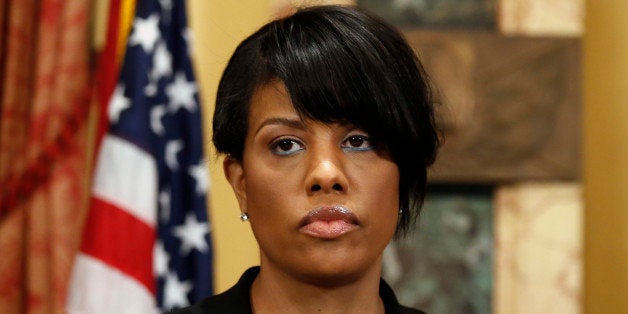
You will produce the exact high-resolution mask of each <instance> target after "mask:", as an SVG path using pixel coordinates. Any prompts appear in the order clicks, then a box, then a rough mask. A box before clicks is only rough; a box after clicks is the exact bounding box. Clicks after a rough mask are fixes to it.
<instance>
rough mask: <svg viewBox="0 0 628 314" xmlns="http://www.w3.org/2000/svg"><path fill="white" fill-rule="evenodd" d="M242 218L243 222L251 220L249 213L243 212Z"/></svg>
mask: <svg viewBox="0 0 628 314" xmlns="http://www.w3.org/2000/svg"><path fill="white" fill-rule="evenodd" d="M240 220H242V221H243V222H244V221H247V220H249V215H247V214H246V213H241V214H240Z"/></svg>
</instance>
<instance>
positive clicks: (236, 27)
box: [188, 0, 270, 292]
mask: <svg viewBox="0 0 628 314" xmlns="http://www.w3.org/2000/svg"><path fill="white" fill-rule="evenodd" d="M188 11H189V16H190V26H191V27H192V29H193V34H194V41H193V43H194V47H193V50H194V52H193V53H194V61H195V66H196V77H197V79H198V81H199V84H200V94H201V100H202V103H203V119H204V122H205V125H204V126H203V127H204V130H205V139H206V147H205V151H206V155H207V156H208V165H209V169H210V176H211V182H212V184H211V188H210V220H211V228H212V237H213V241H214V274H215V276H214V284H215V289H216V292H221V291H224V290H226V289H227V288H229V287H230V286H232V285H233V284H234V283H235V282H236V281H237V279H238V278H239V276H240V275H241V274H242V272H243V271H244V270H245V269H246V268H248V267H249V266H252V265H257V264H259V252H258V248H257V244H256V243H255V239H254V238H253V236H252V233H251V231H250V228H249V225H248V224H247V223H242V222H241V221H240V219H239V214H240V212H239V209H238V205H237V203H236V200H235V197H234V196H233V192H232V190H231V187H230V186H229V184H228V183H227V181H226V180H225V178H224V175H223V172H222V158H218V157H217V156H216V154H215V151H214V150H213V147H212V146H211V142H210V139H211V134H210V121H211V117H212V115H213V107H214V100H215V96H216V88H217V86H218V80H219V79H220V75H221V74H222V71H223V69H224V67H225V66H226V64H227V61H228V59H229V57H230V56H231V53H232V52H233V50H234V49H235V47H236V46H237V44H238V43H240V42H241V41H242V40H243V39H244V38H245V37H246V36H247V35H249V34H251V33H252V32H253V31H254V30H255V29H257V28H259V27H260V26H261V25H262V24H264V23H265V22H267V21H268V18H269V15H270V11H269V4H268V1H260V0H238V1H214V0H212V1H207V0H191V1H189V7H188Z"/></svg>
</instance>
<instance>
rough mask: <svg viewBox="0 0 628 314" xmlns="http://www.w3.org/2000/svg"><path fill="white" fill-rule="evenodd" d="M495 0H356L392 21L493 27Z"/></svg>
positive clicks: (481, 27)
mask: <svg viewBox="0 0 628 314" xmlns="http://www.w3.org/2000/svg"><path fill="white" fill-rule="evenodd" d="M495 1H496V0H394V1H389V0H358V1H357V3H358V5H359V6H360V7H363V8H366V9H368V10H370V11H373V12H375V13H377V14H378V15H380V16H381V17H383V18H385V19H387V20H388V21H390V22H391V23H393V24H396V25H400V26H406V27H423V28H467V29H468V28H474V29H494V28H495V25H496V22H495V20H496V18H495V17H496V13H495V12H496V10H495V5H496V4H495Z"/></svg>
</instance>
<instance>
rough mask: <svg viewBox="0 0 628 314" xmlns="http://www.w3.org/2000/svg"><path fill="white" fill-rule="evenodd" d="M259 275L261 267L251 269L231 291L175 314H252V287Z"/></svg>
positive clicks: (206, 299) (177, 311) (174, 312)
mask: <svg viewBox="0 0 628 314" xmlns="http://www.w3.org/2000/svg"><path fill="white" fill-rule="evenodd" d="M257 274H259V267H253V268H249V269H248V270H247V271H246V272H244V274H242V276H241V277H240V280H238V282H237V283H236V284H235V285H234V286H233V287H231V288H230V289H229V290H227V291H225V292H223V293H221V294H218V295H215V296H211V297H207V298H205V299H203V300H202V301H200V302H198V303H196V304H194V305H192V306H190V307H186V308H183V309H179V310H174V311H172V312H168V313H173V314H201V313H217V314H220V313H229V314H231V313H234V314H240V313H241V314H245V313H247V314H248V313H252V310H251V301H250V298H249V295H250V290H251V285H252V284H253V281H254V280H255V278H256V277H257Z"/></svg>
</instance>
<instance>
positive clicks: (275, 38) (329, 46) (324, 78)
mask: <svg viewBox="0 0 628 314" xmlns="http://www.w3.org/2000/svg"><path fill="white" fill-rule="evenodd" d="M310 15H311V16H308V14H307V13H302V14H301V16H300V20H299V23H298V24H295V23H294V22H293V21H292V20H290V19H287V20H283V21H281V22H280V23H277V24H275V25H274V29H271V31H270V33H269V36H268V37H266V38H265V39H266V40H264V41H262V43H261V47H260V48H261V54H262V59H263V60H264V61H265V65H264V67H265V71H264V72H266V73H265V75H263V80H264V81H265V82H264V83H268V82H270V81H272V80H280V81H282V82H283V83H284V84H285V86H286V88H287V90H288V93H289V95H290V98H291V101H292V103H293V106H294V107H295V110H296V111H297V113H298V114H299V115H300V116H301V117H302V118H304V119H311V120H315V121H321V122H325V123H329V122H340V123H351V124H353V125H355V126H356V127H359V128H361V129H363V130H364V131H366V132H368V133H369V134H370V136H371V137H372V138H373V139H374V140H375V141H378V142H381V140H382V139H384V138H387V137H388V136H387V135H388V134H386V133H390V131H391V130H393V125H392V124H393V123H394V122H393V121H395V120H398V119H396V118H395V117H394V116H396V115H399V114H400V113H399V112H396V111H398V108H400V106H399V105H398V103H399V102H400V101H402V100H400V99H398V97H395V95H401V94H403V93H401V92H399V91H398V90H397V89H398V86H396V85H395V84H391V83H390V82H394V81H397V80H395V79H391V75H394V73H391V72H392V69H391V66H390V65H389V64H388V65H387V64H386V63H385V62H384V61H383V59H382V57H387V55H388V54H389V52H388V51H387V50H386V49H384V48H383V45H381V44H380V45H378V43H379V40H380V39H378V38H377V37H375V36H373V35H372V34H371V33H367V32H364V34H359V33H358V34H356V31H355V30H356V28H359V27H360V25H358V24H356V25H351V22H350V21H349V20H340V19H336V20H333V21H330V20H327V19H324V18H322V17H321V16H319V15H314V14H310ZM308 17H309V18H308ZM385 59H388V58H385Z"/></svg>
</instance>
